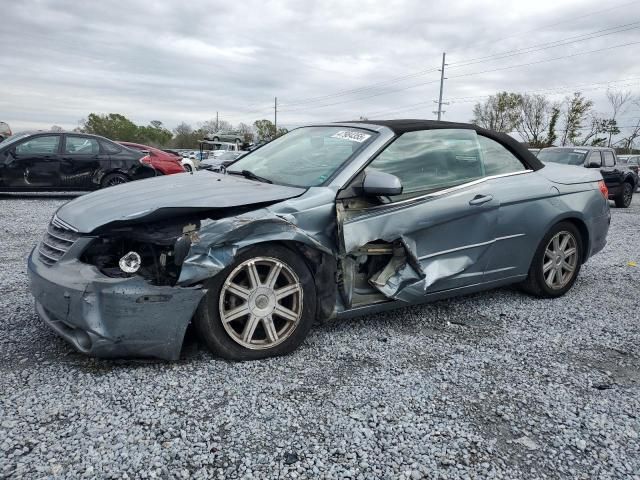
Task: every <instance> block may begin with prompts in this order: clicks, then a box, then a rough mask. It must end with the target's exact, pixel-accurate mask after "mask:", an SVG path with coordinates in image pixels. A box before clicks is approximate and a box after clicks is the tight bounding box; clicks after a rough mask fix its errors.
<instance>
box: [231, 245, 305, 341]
mask: <svg viewBox="0 0 640 480" xmlns="http://www.w3.org/2000/svg"><path fill="white" fill-rule="evenodd" d="M302 299H303V290H302V285H301V283H300V280H299V279H298V276H297V275H296V274H295V273H294V272H293V270H292V269H291V268H290V267H289V266H288V265H287V264H286V263H284V262H283V261H281V260H279V259H277V258H271V257H255V258H251V259H249V260H246V261H244V262H242V263H241V264H240V265H238V266H237V267H236V268H234V269H233V271H232V272H231V273H230V274H229V275H228V276H227V278H226V279H225V281H224V283H223V285H222V289H221V290H220V300H219V305H218V308H219V313H220V319H221V320H222V325H223V326H224V329H225V331H226V332H227V334H228V335H229V336H230V337H231V339H232V340H233V341H234V342H236V343H237V344H239V345H241V346H243V347H245V348H249V349H251V350H264V349H268V348H273V347H275V346H276V345H279V344H281V343H282V342H284V341H285V340H286V339H287V338H289V337H290V336H291V335H292V334H293V332H294V331H295V329H296V327H297V326H298V323H299V322H300V318H301V317H302Z"/></svg>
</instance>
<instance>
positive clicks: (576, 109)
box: [561, 92, 593, 146]
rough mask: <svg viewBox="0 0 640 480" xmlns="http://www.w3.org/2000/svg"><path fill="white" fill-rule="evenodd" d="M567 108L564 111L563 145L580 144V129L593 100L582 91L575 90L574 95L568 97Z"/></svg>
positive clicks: (566, 99)
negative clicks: (584, 95)
mask: <svg viewBox="0 0 640 480" xmlns="http://www.w3.org/2000/svg"><path fill="white" fill-rule="evenodd" d="M565 103H566V105H567V110H566V111H565V113H564V118H563V119H564V127H563V128H562V141H561V143H562V145H563V146H564V145H567V144H570V145H578V144H579V143H580V136H581V133H580V130H581V129H582V124H583V122H584V121H585V120H586V119H587V117H588V114H589V112H590V111H591V107H593V102H592V101H591V100H587V99H586V98H584V97H583V96H582V94H581V93H580V92H575V93H574V94H573V97H566V98H565Z"/></svg>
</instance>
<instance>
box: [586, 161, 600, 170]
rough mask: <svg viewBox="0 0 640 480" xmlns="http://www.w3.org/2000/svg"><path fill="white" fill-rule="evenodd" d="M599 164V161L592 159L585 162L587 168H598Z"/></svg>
mask: <svg viewBox="0 0 640 480" xmlns="http://www.w3.org/2000/svg"><path fill="white" fill-rule="evenodd" d="M601 166H602V165H600V162H598V161H594V160H592V161H590V162H588V163H587V168H600V167H601Z"/></svg>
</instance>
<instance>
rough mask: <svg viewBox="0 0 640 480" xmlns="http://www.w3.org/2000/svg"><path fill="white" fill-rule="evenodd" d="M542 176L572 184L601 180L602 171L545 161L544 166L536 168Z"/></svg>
mask: <svg viewBox="0 0 640 480" xmlns="http://www.w3.org/2000/svg"><path fill="white" fill-rule="evenodd" d="M538 173H540V174H541V175H542V176H543V177H545V178H546V179H547V180H551V181H552V182H555V183H561V184H563V185H574V184H576V183H589V182H597V181H599V180H602V173H600V170H599V169H598V168H585V167H583V166H582V165H562V164H560V163H553V162H546V163H545V164H544V168H542V169H540V170H538Z"/></svg>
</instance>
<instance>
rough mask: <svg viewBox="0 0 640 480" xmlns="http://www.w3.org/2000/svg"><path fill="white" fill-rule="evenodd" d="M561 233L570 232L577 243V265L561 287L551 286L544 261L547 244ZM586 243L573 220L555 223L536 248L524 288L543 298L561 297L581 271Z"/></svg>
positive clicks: (522, 285)
mask: <svg viewBox="0 0 640 480" xmlns="http://www.w3.org/2000/svg"><path fill="white" fill-rule="evenodd" d="M559 233H569V234H571V235H572V236H573V238H574V239H575V245H576V247H575V248H576V252H575V255H576V265H575V269H574V271H573V275H572V276H571V277H570V278H569V279H568V281H567V283H566V284H565V285H564V286H562V287H561V288H551V287H550V286H549V285H548V284H547V282H546V281H545V278H544V272H543V269H544V262H545V251H546V249H547V245H548V244H549V242H551V240H552V239H553V238H554V237H555V236H556V235H557V234H559ZM583 252H584V245H583V241H582V235H581V234H580V231H579V230H578V228H577V227H576V226H575V225H574V224H573V223H571V222H560V223H557V224H556V225H554V226H553V227H552V228H551V229H550V230H549V231H548V232H547V234H546V235H545V236H544V238H543V239H542V241H541V242H540V245H538V248H537V249H536V253H535V255H534V256H533V260H532V261H531V266H530V267H529V275H528V277H527V278H526V280H525V281H524V282H523V283H522V284H521V287H522V289H523V290H524V291H525V292H527V293H529V294H531V295H534V296H536V297H542V298H555V297H561V296H562V295H564V294H565V293H567V292H568V291H569V290H570V289H571V287H572V286H573V284H574V283H575V281H576V278H578V274H579V273H580V267H581V266H582V259H583V257H584V255H583Z"/></svg>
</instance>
